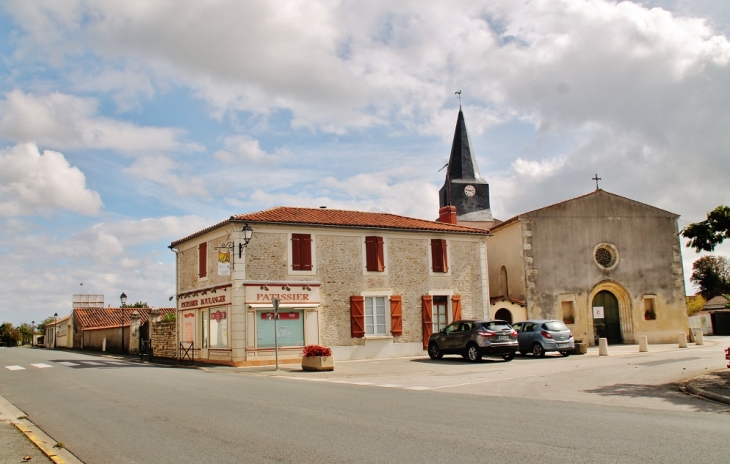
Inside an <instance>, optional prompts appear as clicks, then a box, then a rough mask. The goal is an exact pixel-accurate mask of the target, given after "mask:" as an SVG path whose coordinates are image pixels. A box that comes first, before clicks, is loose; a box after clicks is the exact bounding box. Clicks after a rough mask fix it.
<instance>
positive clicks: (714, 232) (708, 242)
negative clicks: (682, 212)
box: [682, 205, 730, 253]
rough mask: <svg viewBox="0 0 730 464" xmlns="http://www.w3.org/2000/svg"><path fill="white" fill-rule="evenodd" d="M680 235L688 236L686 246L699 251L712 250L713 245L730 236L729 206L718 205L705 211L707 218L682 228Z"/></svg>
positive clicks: (713, 248)
mask: <svg viewBox="0 0 730 464" xmlns="http://www.w3.org/2000/svg"><path fill="white" fill-rule="evenodd" d="M682 237H684V238H688V239H689V242H687V246H688V247H690V248H694V249H695V250H696V251H697V252H698V253H699V252H700V251H714V250H715V247H716V246H717V245H719V244H721V243H722V242H723V240H725V239H726V238H730V208H728V207H727V206H725V205H720V206H718V207H717V208H715V209H714V210H712V211H710V212H709V213H707V219H705V220H704V221H700V222H695V223H692V224H690V225H688V226H687V227H685V228H684V229H682Z"/></svg>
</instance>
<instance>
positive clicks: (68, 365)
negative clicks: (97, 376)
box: [58, 361, 81, 367]
mask: <svg viewBox="0 0 730 464" xmlns="http://www.w3.org/2000/svg"><path fill="white" fill-rule="evenodd" d="M58 364H60V365H62V366H67V367H73V366H80V365H81V364H79V363H72V362H71V361H61V362H59V363H58Z"/></svg>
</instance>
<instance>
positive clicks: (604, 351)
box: [598, 338, 608, 356]
mask: <svg viewBox="0 0 730 464" xmlns="http://www.w3.org/2000/svg"><path fill="white" fill-rule="evenodd" d="M598 356H608V339H607V338H599V339H598Z"/></svg>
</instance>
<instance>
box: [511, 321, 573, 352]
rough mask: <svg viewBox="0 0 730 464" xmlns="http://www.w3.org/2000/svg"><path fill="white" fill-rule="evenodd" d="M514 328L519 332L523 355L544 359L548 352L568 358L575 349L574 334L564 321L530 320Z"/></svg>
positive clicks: (514, 325) (515, 325) (513, 325)
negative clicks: (530, 354)
mask: <svg viewBox="0 0 730 464" xmlns="http://www.w3.org/2000/svg"><path fill="white" fill-rule="evenodd" d="M512 327H514V329H515V330H516V331H517V341H518V342H519V345H520V353H521V354H527V353H532V354H533V355H534V356H536V357H540V358H542V357H544V356H545V353H546V352H548V351H558V352H560V354H562V355H563V356H568V355H570V353H571V352H572V351H573V349H574V348H575V340H574V339H573V332H571V331H570V329H569V328H568V327H567V326H566V325H565V324H564V323H563V322H562V321H555V320H530V321H524V322H518V323H516V324H512Z"/></svg>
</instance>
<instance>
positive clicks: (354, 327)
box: [350, 296, 365, 338]
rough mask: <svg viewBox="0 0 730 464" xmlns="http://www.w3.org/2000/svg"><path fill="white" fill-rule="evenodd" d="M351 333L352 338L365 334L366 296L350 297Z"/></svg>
mask: <svg viewBox="0 0 730 464" xmlns="http://www.w3.org/2000/svg"><path fill="white" fill-rule="evenodd" d="M350 333H351V335H352V338H362V337H364V336H365V298H364V297H362V296H351V297H350Z"/></svg>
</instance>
